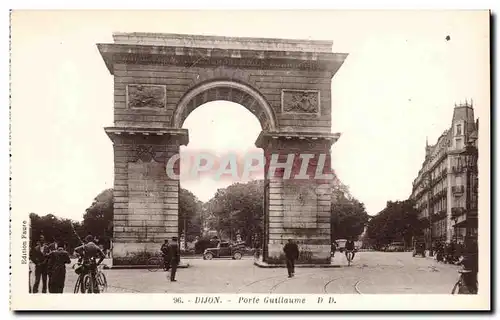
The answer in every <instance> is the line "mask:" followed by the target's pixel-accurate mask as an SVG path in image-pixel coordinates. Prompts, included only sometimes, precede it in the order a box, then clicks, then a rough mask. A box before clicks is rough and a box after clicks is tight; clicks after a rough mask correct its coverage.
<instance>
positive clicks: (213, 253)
mask: <svg viewBox="0 0 500 320" xmlns="http://www.w3.org/2000/svg"><path fill="white" fill-rule="evenodd" d="M243 252H244V249H243V248H242V247H241V246H239V245H231V244H230V243H229V242H227V241H221V242H219V244H218V245H217V247H216V248H208V249H206V250H205V252H203V260H212V259H213V258H229V257H231V258H233V259H234V260H239V259H241V257H243Z"/></svg>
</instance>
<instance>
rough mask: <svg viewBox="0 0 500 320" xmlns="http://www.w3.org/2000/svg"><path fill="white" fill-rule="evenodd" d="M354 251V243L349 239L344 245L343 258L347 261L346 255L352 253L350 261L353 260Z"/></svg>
mask: <svg viewBox="0 0 500 320" xmlns="http://www.w3.org/2000/svg"><path fill="white" fill-rule="evenodd" d="M354 250H355V246H354V241H353V240H352V238H349V240H347V242H346V243H345V256H346V258H347V259H349V258H348V256H347V255H348V254H349V252H350V253H352V259H351V261H352V260H354V255H355V253H354Z"/></svg>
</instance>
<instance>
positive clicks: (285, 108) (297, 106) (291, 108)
mask: <svg viewBox="0 0 500 320" xmlns="http://www.w3.org/2000/svg"><path fill="white" fill-rule="evenodd" d="M319 98H320V97H319V91H316V90H288V89H284V90H282V91H281V112H283V113H298V114H311V115H315V114H317V115H319V114H320V104H319Z"/></svg>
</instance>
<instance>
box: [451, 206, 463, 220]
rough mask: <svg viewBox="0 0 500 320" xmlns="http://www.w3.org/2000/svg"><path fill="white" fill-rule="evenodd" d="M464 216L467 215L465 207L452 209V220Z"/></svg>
mask: <svg viewBox="0 0 500 320" xmlns="http://www.w3.org/2000/svg"><path fill="white" fill-rule="evenodd" d="M462 214H465V208H464V207H453V208H451V217H452V218H455V217H458V216H461V215H462Z"/></svg>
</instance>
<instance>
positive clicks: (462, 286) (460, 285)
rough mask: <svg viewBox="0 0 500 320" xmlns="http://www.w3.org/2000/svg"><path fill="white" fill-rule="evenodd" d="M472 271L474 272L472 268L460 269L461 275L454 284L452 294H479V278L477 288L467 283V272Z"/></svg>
mask: <svg viewBox="0 0 500 320" xmlns="http://www.w3.org/2000/svg"><path fill="white" fill-rule="evenodd" d="M471 272H472V271H471V270H458V273H459V274H460V276H459V277H458V280H457V282H456V283H455V285H454V286H453V289H451V294H477V287H478V282H477V279H476V287H475V288H470V286H468V285H467V281H466V280H465V277H466V276H467V274H470V273H471ZM457 289H458V290H457Z"/></svg>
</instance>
